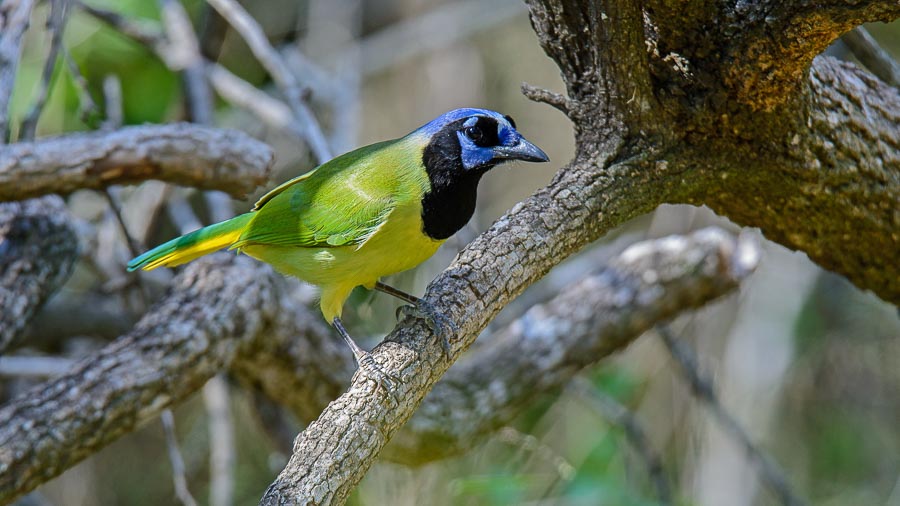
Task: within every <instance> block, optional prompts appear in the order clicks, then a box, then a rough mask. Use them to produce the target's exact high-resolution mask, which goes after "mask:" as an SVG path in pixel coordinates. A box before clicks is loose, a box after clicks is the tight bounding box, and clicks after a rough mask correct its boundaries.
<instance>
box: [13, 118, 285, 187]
mask: <svg viewBox="0 0 900 506" xmlns="http://www.w3.org/2000/svg"><path fill="white" fill-rule="evenodd" d="M272 158H273V154H272V150H271V149H270V148H269V147H268V146H267V145H265V144H263V143H261V142H259V141H257V140H254V139H252V138H250V137H249V136H247V135H246V134H243V133H241V132H237V131H234V130H223V129H217V128H208V127H201V126H197V125H190V124H183V123H176V124H168V125H152V126H149V125H148V126H136V127H126V128H122V129H120V130H117V131H114V132H109V133H106V132H94V133H87V134H72V135H65V136H61V137H54V138H48V139H42V140H39V141H37V142H26V143H17V144H13V145H10V146H6V147H2V148H0V200H19V199H24V198H30V197H35V196H38V195H43V194H47V193H58V194H67V193H71V192H73V191H75V190H78V189H82V188H91V189H101V188H106V187H107V186H109V185H113V184H121V183H134V182H138V181H144V180H147V179H160V180H163V181H168V182H170V183H175V184H180V185H184V186H193V187H196V188H202V189H217V190H222V191H225V192H228V193H229V194H231V195H234V196H243V195H245V194H247V193H249V192H250V191H252V190H253V189H254V188H256V187H257V186H258V185H260V184H262V183H263V182H265V181H266V179H267V178H268V175H269V169H270V167H271V165H272Z"/></svg>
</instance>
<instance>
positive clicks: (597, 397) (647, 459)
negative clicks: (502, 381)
mask: <svg viewBox="0 0 900 506" xmlns="http://www.w3.org/2000/svg"><path fill="white" fill-rule="evenodd" d="M569 390H570V391H573V392H575V393H576V395H578V397H579V398H580V400H581V402H582V403H583V404H584V405H586V406H588V407H590V408H592V409H593V410H594V411H596V412H597V413H598V414H599V415H600V416H601V417H603V418H604V419H606V420H609V422H610V423H612V424H615V425H618V426H619V427H621V428H622V430H623V431H625V437H627V438H628V442H629V443H630V444H631V446H632V447H634V449H635V451H637V453H638V455H640V457H641V459H642V460H643V461H644V465H645V466H646V467H647V474H649V475H650V481H651V482H652V483H653V487H654V488H656V495H657V497H658V498H659V503H660V504H662V505H664V506H670V505H671V504H673V502H672V490H671V487H670V486H669V480H668V478H666V472H665V469H664V468H663V463H662V458H661V457H660V456H659V452H657V451H656V449H654V448H653V447H652V446H651V444H650V441H649V438H648V437H647V434H646V432H645V431H644V429H643V427H641V424H640V422H638V421H637V419H636V418H635V416H634V414H633V413H632V412H631V411H629V410H628V408H626V407H625V406H623V405H621V404H619V402H618V401H617V400H615V399H613V398H612V397H610V396H609V395H606V394H605V393H603V392H601V391H600V390H598V389H596V388H594V387H593V385H591V384H590V382H589V381H587V380H585V379H583V378H576V379H575V380H574V381H572V382H571V383H570V384H569Z"/></svg>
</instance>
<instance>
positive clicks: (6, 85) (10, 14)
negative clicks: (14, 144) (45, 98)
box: [0, 0, 34, 145]
mask: <svg viewBox="0 0 900 506" xmlns="http://www.w3.org/2000/svg"><path fill="white" fill-rule="evenodd" d="M33 7H34V0H3V1H2V2H0V145H3V144H5V143H6V140H7V139H8V138H9V103H10V97H11V96H12V91H13V85H14V84H15V80H16V69H17V68H18V66H19V57H20V56H21V53H22V47H21V44H22V35H23V34H24V33H25V30H26V29H28V20H29V19H30V18H31V9H32V8H33Z"/></svg>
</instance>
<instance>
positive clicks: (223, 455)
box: [203, 374, 236, 506]
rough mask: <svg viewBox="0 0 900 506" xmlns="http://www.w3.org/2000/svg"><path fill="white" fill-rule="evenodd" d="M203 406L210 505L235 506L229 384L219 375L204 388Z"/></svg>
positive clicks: (232, 424)
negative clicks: (206, 421) (207, 423)
mask: <svg viewBox="0 0 900 506" xmlns="http://www.w3.org/2000/svg"><path fill="white" fill-rule="evenodd" d="M203 402H204V404H205V405H206V416H207V418H208V420H209V474H210V477H209V504H210V506H231V505H232V504H233V503H234V479H235V477H234V464H235V451H236V450H235V443H234V421H233V420H232V416H231V405H230V404H231V396H230V394H229V393H228V381H227V380H226V379H225V377H224V376H223V375H221V374H219V375H217V376H214V377H213V378H212V379H210V380H209V381H208V382H207V383H206V385H204V386H203Z"/></svg>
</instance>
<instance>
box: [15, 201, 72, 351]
mask: <svg viewBox="0 0 900 506" xmlns="http://www.w3.org/2000/svg"><path fill="white" fill-rule="evenodd" d="M77 257H78V237H77V235H76V233H75V230H74V228H73V226H72V223H71V222H70V219H69V212H68V210H67V209H66V206H65V203H64V202H63V200H62V199H61V198H59V197H57V196H55V195H51V196H47V197H42V198H39V199H32V200H26V201H23V202H5V203H0V308H3V310H2V311H0V353H2V352H3V351H4V350H6V349H7V348H8V347H9V346H10V344H12V343H13V342H14V341H15V340H16V338H18V337H19V336H20V335H21V334H22V331H23V330H24V329H25V327H26V326H27V325H28V322H29V321H30V320H31V317H32V316H33V315H34V313H35V312H36V311H37V310H38V309H39V308H40V307H41V305H42V304H43V303H44V301H45V300H47V298H48V297H49V296H50V295H51V294H53V292H55V291H56V289H57V288H59V287H60V286H61V285H62V284H63V283H64V282H65V281H66V280H67V279H68V278H69V274H70V273H71V272H72V265H73V264H74V263H75V259H76V258H77Z"/></svg>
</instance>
